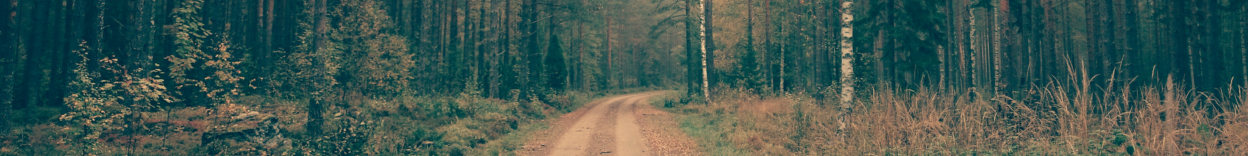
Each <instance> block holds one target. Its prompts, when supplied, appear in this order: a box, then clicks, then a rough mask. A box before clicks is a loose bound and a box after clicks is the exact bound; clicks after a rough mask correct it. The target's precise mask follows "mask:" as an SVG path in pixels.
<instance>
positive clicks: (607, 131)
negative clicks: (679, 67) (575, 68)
mask: <svg viewBox="0 0 1248 156" xmlns="http://www.w3.org/2000/svg"><path fill="white" fill-rule="evenodd" d="M663 93H665V91H653V92H644V93H634V94H627V95H619V96H613V97H606V98H601V99H598V100H596V101H594V102H591V103H589V104H586V105H585V106H584V107H583V108H581V109H579V110H576V111H573V112H571V113H568V114H565V115H563V116H562V117H560V118H559V119H558V120H556V121H553V123H551V128H550V129H547V130H545V131H539V132H535V133H534V134H533V135H532V136H533V137H532V139H530V141H529V142H528V143H525V145H524V146H523V147H522V149H519V150H518V151H516V154H518V155H533V156H540V155H555V156H564V155H627V156H640V155H704V154H701V153H699V152H697V151H698V149H700V148H699V147H698V145H697V144H696V143H695V142H694V141H692V140H690V139H689V137H688V136H687V135H685V134H684V133H683V132H681V131H680V128H679V125H677V123H676V121H675V120H674V119H673V118H672V117H673V116H672V114H671V113H667V112H664V111H661V110H657V109H654V107H653V106H650V100H649V99H650V98H651V97H654V96H655V95H660V94H663Z"/></svg>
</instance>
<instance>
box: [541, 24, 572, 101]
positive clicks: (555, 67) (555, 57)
mask: <svg viewBox="0 0 1248 156" xmlns="http://www.w3.org/2000/svg"><path fill="white" fill-rule="evenodd" d="M548 49H549V50H546V51H547V53H546V60H545V64H546V72H545V73H546V87H550V89H552V90H555V91H563V89H564V88H565V87H566V85H567V84H565V83H566V82H567V68H568V67H567V65H566V64H567V63H565V62H564V57H565V56H563V46H561V44H560V43H559V35H554V36H551V37H550V46H549V48H548Z"/></svg>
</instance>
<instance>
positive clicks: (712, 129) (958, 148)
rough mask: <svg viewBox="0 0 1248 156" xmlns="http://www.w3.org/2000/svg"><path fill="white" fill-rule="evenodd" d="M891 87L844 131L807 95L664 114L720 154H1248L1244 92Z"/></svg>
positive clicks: (867, 98) (829, 109)
mask: <svg viewBox="0 0 1248 156" xmlns="http://www.w3.org/2000/svg"><path fill="white" fill-rule="evenodd" d="M881 88H882V89H881ZM881 88H874V89H869V90H867V91H865V92H864V93H863V94H861V96H860V97H861V98H860V99H858V100H857V101H856V102H855V107H854V109H853V110H854V112H850V113H849V115H848V122H849V125H848V126H847V128H846V129H845V130H844V131H840V132H838V130H837V126H836V124H837V123H836V120H835V117H836V114H837V110H838V109H837V108H836V105H835V104H834V103H823V102H821V101H818V100H814V99H815V98H813V96H811V95H806V94H803V93H792V94H783V95H776V96H767V97H763V96H758V95H759V94H756V93H752V92H751V91H749V90H730V89H721V92H720V94H719V95H718V96H716V97H717V98H716V99H713V101H711V102H709V103H698V102H693V103H680V104H670V103H673V102H676V101H692V100H688V99H683V98H686V97H684V96H683V95H678V94H673V95H668V96H666V98H668V99H664V100H660V101H659V102H658V103H656V104H655V105H656V107H661V106H665V105H668V106H671V107H672V108H670V109H669V110H671V111H673V112H676V113H678V114H682V115H681V116H680V120H681V122H682V129H684V130H685V131H686V132H687V133H690V135H691V136H694V137H695V138H699V139H700V141H701V143H702V144H703V146H705V147H707V148H708V149H707V150H709V151H710V152H709V153H712V154H747V153H748V154H753V155H822V154H833V155H889V154H899V155H919V154H936V155H953V154H1007V155H1013V154H1028V155H1030V154H1041V155H1083V154H1127V155H1248V113H1245V112H1248V108H1244V107H1241V106H1242V104H1244V103H1248V88H1245V87H1229V86H1228V87H1227V88H1223V89H1219V91H1217V92H1216V93H1211V92H1198V91H1194V90H1191V89H1185V88H1184V87H1183V86H1181V85H1178V84H1177V83H1175V82H1174V81H1169V82H1166V83H1164V84H1162V86H1158V87H1148V86H1146V87H1136V88H1132V87H1130V86H1129V85H1120V86H1119V87H1115V86H1107V87H1092V86H1091V85H1089V84H1088V83H1080V84H1074V85H1067V84H1058V83H1054V84H1048V85H1044V86H1033V87H1030V88H1029V89H1026V90H1022V91H1018V92H1014V93H1010V94H1003V95H999V96H996V97H982V98H972V97H970V96H968V95H970V94H969V93H968V92H954V91H936V90H933V89H930V88H919V89H914V90H909V89H908V90H901V91H898V90H890V89H887V88H886V87H881ZM830 95H835V94H830ZM835 101H837V100H835V99H832V98H828V99H827V100H826V102H835Z"/></svg>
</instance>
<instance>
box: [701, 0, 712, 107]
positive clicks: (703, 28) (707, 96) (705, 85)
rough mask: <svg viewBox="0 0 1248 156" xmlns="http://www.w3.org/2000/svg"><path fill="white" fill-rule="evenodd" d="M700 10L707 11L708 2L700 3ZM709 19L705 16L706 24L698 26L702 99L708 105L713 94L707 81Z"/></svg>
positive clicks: (703, 19) (707, 12) (703, 20)
mask: <svg viewBox="0 0 1248 156" xmlns="http://www.w3.org/2000/svg"><path fill="white" fill-rule="evenodd" d="M706 1H710V0H706ZM698 8H700V9H705V8H706V2H703V3H698ZM702 11H705V12H704V13H706V14H709V11H710V10H702ZM707 19H708V18H707V17H705V16H704V17H702V22H704V23H703V24H701V25H698V26H699V29H700V32H699V33H698V36H699V37H701V38H700V39H701V40H702V46H701V47H702V97H703V98H705V101H706V102H707V103H710V102H711V92H710V83H709V82H708V80H707V79H708V76H707V75H708V74H707V58H706V57H707V56H706V54H707V52H706V42H707V41H708V40H707V39H706V37H707V36H706V32H707V30H706V29H707V26H708V25H706V24H705V22H710V21H709V20H707Z"/></svg>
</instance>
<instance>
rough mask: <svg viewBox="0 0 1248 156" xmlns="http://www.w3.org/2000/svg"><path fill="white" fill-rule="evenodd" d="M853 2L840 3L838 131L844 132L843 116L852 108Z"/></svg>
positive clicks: (846, 0)
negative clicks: (839, 102)
mask: <svg viewBox="0 0 1248 156" xmlns="http://www.w3.org/2000/svg"><path fill="white" fill-rule="evenodd" d="M853 5H854V1H853V0H845V1H844V2H841V99H840V100H841V105H840V110H841V112H840V115H839V117H838V118H839V119H838V121H839V122H840V126H839V127H838V128H837V130H839V131H844V130H845V115H846V114H849V112H850V111H851V109H852V108H853V106H854V104H853V103H854V41H853V38H854V25H853V22H854V14H853V10H852V9H853Z"/></svg>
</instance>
